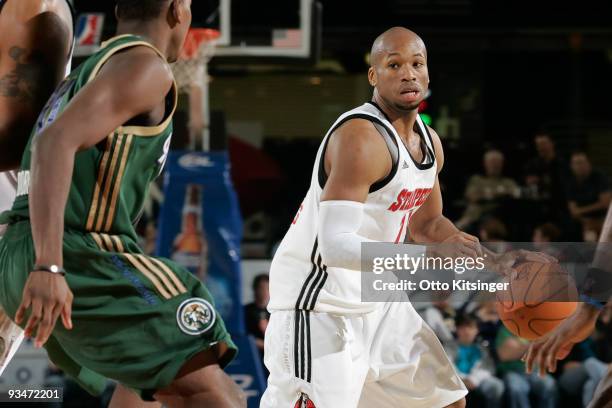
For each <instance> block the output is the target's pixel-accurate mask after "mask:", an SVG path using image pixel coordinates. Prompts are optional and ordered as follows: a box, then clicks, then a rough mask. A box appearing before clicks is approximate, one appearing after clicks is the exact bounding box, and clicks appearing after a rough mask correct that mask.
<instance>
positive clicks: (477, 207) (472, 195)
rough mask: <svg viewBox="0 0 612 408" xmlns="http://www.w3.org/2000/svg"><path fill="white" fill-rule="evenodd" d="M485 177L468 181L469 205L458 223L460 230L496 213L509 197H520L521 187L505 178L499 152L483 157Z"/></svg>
mask: <svg viewBox="0 0 612 408" xmlns="http://www.w3.org/2000/svg"><path fill="white" fill-rule="evenodd" d="M483 166H484V175H480V174H475V175H473V176H472V177H470V179H469V180H468V183H467V187H466V189H465V198H466V200H467V202H468V205H467V207H466V209H465V212H464V213H463V215H462V216H461V218H460V219H459V220H458V221H457V222H456V224H457V227H458V228H469V227H470V226H471V225H473V224H474V223H475V222H477V221H478V220H480V219H482V217H485V216H487V215H491V214H494V213H495V210H497V209H498V208H499V206H500V204H501V203H502V202H503V200H504V199H506V198H508V197H518V196H519V194H520V189H519V186H518V185H517V184H516V182H515V181H514V180H512V179H511V178H508V177H503V175H502V172H503V168H504V155H503V153H502V152H500V151H499V150H489V151H487V152H486V153H485V154H484V157H483Z"/></svg>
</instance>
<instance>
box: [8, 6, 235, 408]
mask: <svg viewBox="0 0 612 408" xmlns="http://www.w3.org/2000/svg"><path fill="white" fill-rule="evenodd" d="M190 5H191V1H190V0H118V1H117V14H118V20H119V22H118V29H117V31H118V34H120V35H118V36H116V37H113V38H112V39H110V40H108V41H107V42H105V43H104V44H103V45H102V48H101V49H100V50H99V51H98V52H97V53H95V54H94V55H92V56H91V57H90V58H89V59H87V60H86V61H85V62H84V63H83V64H82V65H81V66H80V67H78V68H77V69H76V70H74V71H73V72H72V73H71V74H70V75H69V76H68V77H67V78H66V80H64V82H62V83H61V84H60V85H59V87H58V88H57V89H56V91H55V93H54V94H53V95H52V96H51V98H50V99H49V101H48V102H47V105H46V106H45V108H44V109H43V111H42V112H41V114H40V116H39V119H38V121H37V124H36V125H35V127H34V129H33V131H32V135H31V136H30V140H29V142H28V145H27V147H26V150H25V153H24V156H23V158H22V162H21V167H20V170H19V172H18V176H17V178H18V186H17V198H16V199H15V202H14V204H13V208H12V209H11V210H10V211H7V212H5V213H3V214H2V216H0V223H7V224H9V226H8V228H7V231H6V234H5V236H4V239H3V240H2V241H0V271H1V272H0V303H1V305H2V307H3V308H4V309H5V310H6V312H7V314H8V315H9V316H14V317H15V321H16V322H17V323H18V324H20V325H21V326H22V327H23V328H24V330H25V333H26V336H30V337H34V338H35V345H36V346H38V347H41V346H43V345H44V347H45V348H46V349H47V352H48V354H49V357H50V358H51V360H52V361H53V362H54V363H55V364H57V365H58V366H59V367H60V368H62V369H63V370H64V371H65V372H66V373H67V374H69V375H71V376H72V377H73V378H74V379H75V380H76V381H78V382H79V383H80V384H81V385H82V386H83V387H84V388H86V389H87V390H89V391H90V392H92V393H99V392H101V390H102V389H103V387H104V386H105V385H106V377H108V378H112V379H114V380H116V381H118V382H119V383H121V384H123V385H125V386H126V387H128V388H130V389H132V390H134V391H136V392H138V393H139V394H140V395H141V396H142V397H143V399H146V400H158V401H160V402H162V403H164V404H165V405H167V406H170V407H179V406H180V407H196V406H198V407H199V406H209V407H239V406H244V399H243V396H242V395H241V393H240V391H239V390H238V389H237V387H236V385H235V384H234V383H233V382H232V381H231V379H230V378H229V377H228V376H227V375H226V374H225V373H224V372H223V371H222V367H224V366H225V365H227V364H228V363H229V362H230V361H231V359H232V357H233V356H234V355H235V353H236V348H235V346H234V344H233V342H232V340H231V338H230V336H229V334H228V333H227V331H226V330H225V326H224V324H223V321H222V320H221V318H220V316H219V315H218V313H217V312H216V311H215V308H214V305H213V301H212V299H211V297H210V294H209V293H208V291H207V290H206V288H205V287H204V286H203V285H202V283H201V282H199V281H198V280H197V279H195V278H194V277H192V276H191V274H190V273H189V272H187V271H186V270H184V269H182V268H180V267H179V266H178V265H176V264H174V263H172V262H171V261H169V260H166V259H160V258H153V257H148V256H145V255H144V254H143V253H142V251H141V249H140V248H139V247H138V245H137V243H136V241H137V238H136V233H135V231H134V228H133V222H134V221H135V220H137V219H138V216H139V213H140V211H141V209H142V206H143V201H144V198H145V196H146V194H147V190H148V185H149V183H150V181H151V180H152V179H153V178H155V177H156V176H157V175H158V174H159V172H160V171H161V169H162V167H163V165H164V162H165V158H166V154H167V152H168V147H169V144H170V135H171V132H172V124H171V119H172V114H173V112H174V110H175V108H176V86H175V84H174V81H173V77H172V73H171V71H170V68H169V66H168V64H167V62H168V61H170V62H171V61H174V60H176V57H177V55H178V52H179V50H180V48H181V46H182V44H183V41H184V38H185V35H186V32H187V29H188V28H189V25H190V23H191V11H190ZM60 317H61V324H57V325H56V322H57V320H58V318H60Z"/></svg>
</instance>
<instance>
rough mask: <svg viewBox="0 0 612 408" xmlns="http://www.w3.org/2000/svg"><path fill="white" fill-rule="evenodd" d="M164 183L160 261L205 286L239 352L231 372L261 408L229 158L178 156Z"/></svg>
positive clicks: (168, 165) (251, 403) (172, 155)
mask: <svg viewBox="0 0 612 408" xmlns="http://www.w3.org/2000/svg"><path fill="white" fill-rule="evenodd" d="M167 160H168V161H167V163H166V173H165V178H164V203H163V205H162V208H161V212H160V219H159V223H158V224H159V225H158V235H157V246H156V251H157V255H159V256H163V257H166V258H170V259H172V260H173V261H175V262H177V263H179V264H181V265H183V266H184V267H185V268H187V269H188V270H190V271H191V272H192V273H193V274H194V275H195V276H197V277H198V278H199V279H201V280H203V281H204V283H205V284H206V287H207V288H208V290H209V291H210V293H211V295H212V296H213V299H214V301H215V308H216V310H217V311H218V312H219V313H220V314H221V316H222V317H223V321H224V322H225V326H226V327H227V329H228V331H229V332H230V333H231V334H232V339H233V341H234V343H235V344H236V346H237V347H238V350H239V352H238V356H237V357H236V359H235V360H234V361H232V363H231V364H230V365H229V366H228V367H227V368H226V372H227V373H228V374H229V375H230V376H231V377H232V379H233V380H234V381H235V382H236V384H238V385H239V386H240V387H241V388H242V390H243V391H244V393H245V394H246V396H247V397H248V406H249V408H256V407H258V406H259V399H260V398H261V395H262V394H263V390H264V386H265V382H264V378H263V371H262V367H261V359H260V357H259V353H258V352H257V349H256V347H255V345H254V343H253V340H252V338H251V337H250V336H247V334H246V330H245V324H244V313H243V307H242V302H241V299H242V297H241V293H240V290H241V287H242V285H241V272H240V243H241V240H242V218H241V215H240V208H239V206H238V197H237V195H236V192H235V190H234V186H233V185H232V180H231V177H230V163H229V157H228V155H227V153H226V152H214V153H203V152H187V151H173V152H170V154H169V155H168V159H167Z"/></svg>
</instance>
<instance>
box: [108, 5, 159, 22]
mask: <svg viewBox="0 0 612 408" xmlns="http://www.w3.org/2000/svg"><path fill="white" fill-rule="evenodd" d="M169 1H170V0H117V17H118V18H121V19H124V20H141V21H146V20H151V19H154V18H157V17H159V15H160V14H161V13H162V11H163V10H164V9H165V7H166V5H167V4H168V2H169Z"/></svg>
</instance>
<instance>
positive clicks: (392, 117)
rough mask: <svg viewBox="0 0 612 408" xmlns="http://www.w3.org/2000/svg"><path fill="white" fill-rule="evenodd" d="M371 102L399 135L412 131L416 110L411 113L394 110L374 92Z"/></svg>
mask: <svg viewBox="0 0 612 408" xmlns="http://www.w3.org/2000/svg"><path fill="white" fill-rule="evenodd" d="M372 101H374V102H375V103H376V104H377V105H378V106H379V107H380V109H382V111H383V112H384V113H385V115H387V118H389V121H390V122H391V124H392V125H393V127H394V128H395V129H396V130H397V132H398V133H399V134H400V135H402V134H408V133H409V132H410V131H412V129H413V128H414V123H415V122H416V117H417V113H418V111H417V109H414V110H411V111H403V110H398V109H395V108H394V107H393V106H390V105H389V104H387V103H386V102H385V101H384V99H383V98H381V97H379V95H378V94H377V93H376V92H375V93H374V96H373V97H372Z"/></svg>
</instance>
